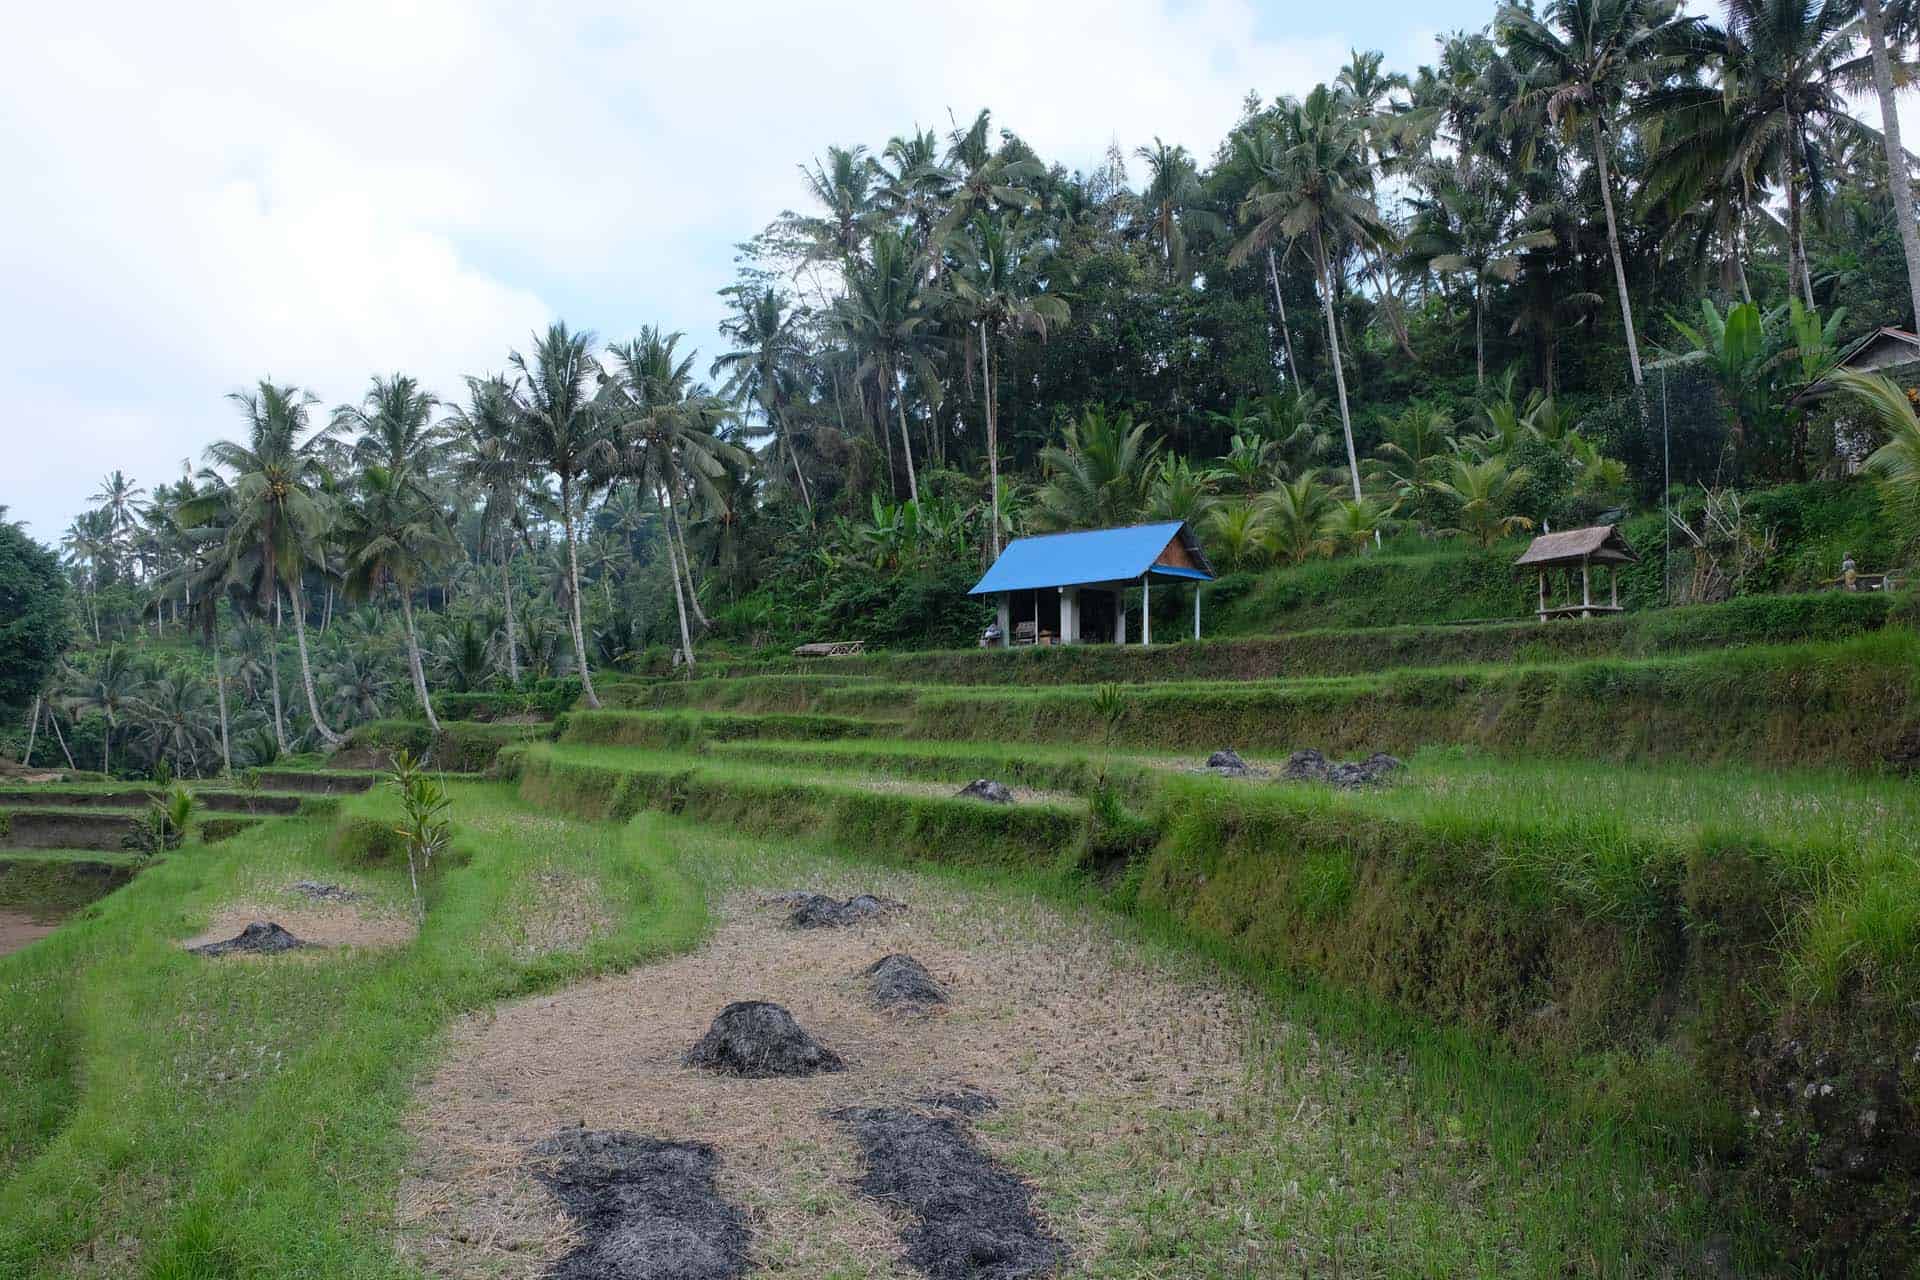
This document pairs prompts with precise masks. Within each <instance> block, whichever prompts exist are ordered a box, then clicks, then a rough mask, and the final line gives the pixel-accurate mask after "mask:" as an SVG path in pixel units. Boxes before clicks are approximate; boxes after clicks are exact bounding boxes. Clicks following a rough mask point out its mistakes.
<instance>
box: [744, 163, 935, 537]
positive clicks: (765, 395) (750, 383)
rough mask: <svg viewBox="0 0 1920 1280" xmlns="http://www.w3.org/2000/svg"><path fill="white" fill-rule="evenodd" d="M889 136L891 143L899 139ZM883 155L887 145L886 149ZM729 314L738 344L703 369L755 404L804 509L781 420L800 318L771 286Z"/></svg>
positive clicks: (801, 350) (798, 353)
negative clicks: (783, 457) (782, 454)
mask: <svg viewBox="0 0 1920 1280" xmlns="http://www.w3.org/2000/svg"><path fill="white" fill-rule="evenodd" d="M894 141H895V142H896V143H897V142H899V139H898V138H896V139H894ZM888 152H889V154H891V153H892V147H891V146H890V147H889V148H888ZM733 305H734V314H733V315H732V316H730V317H728V318H727V319H725V320H722V321H721V322H720V332H721V333H722V334H724V335H725V336H727V337H729V338H731V339H733V340H734V341H735V342H737V343H739V346H738V347H736V348H735V349H734V350H732V351H728V352H726V353H725V354H723V355H720V356H717V357H715V359H714V362H713V365H712V367H711V368H709V369H708V371H707V372H708V374H709V375H710V376H712V377H716V378H717V377H719V376H721V375H722V374H725V375H726V378H727V381H726V384H725V386H724V387H722V389H721V394H723V395H728V396H732V397H734V398H736V399H737V400H739V401H741V402H743V403H746V402H751V403H753V404H755V405H758V406H759V407H760V412H761V413H763V414H765V415H766V419H767V426H768V428H769V429H770V430H772V432H773V433H774V436H775V437H776V438H777V439H778V441H779V443H780V445H781V447H782V448H784V449H785V450H786V454H787V461H788V463H789V464H790V465H791V466H792V467H793V482H794V485H795V487H796V488H798V489H799V491H800V501H801V504H802V505H804V506H805V507H806V509H807V511H808V513H809V514H811V513H812V511H813V498H812V496H811V495H809V494H808V492H807V476H806V473H805V472H804V471H802V470H801V469H800V454H799V453H798V452H797V451H796V450H795V449H794V447H793V432H792V429H791V428H790V427H789V425H788V424H787V422H786V417H785V413H784V406H785V404H786V402H787V399H788V386H789V383H790V382H791V381H792V380H793V379H794V377H795V376H796V368H797V366H799V365H800V363H801V362H802V361H804V360H805V358H806V352H807V348H806V341H805V339H804V338H803V337H802V336H801V333H800V317H799V315H798V314H797V313H795V312H793V311H790V310H788V308H787V299H786V296H785V295H784V294H781V293H780V292H778V291H777V290H773V289H762V290H759V291H757V292H747V291H735V292H734V293H733Z"/></svg>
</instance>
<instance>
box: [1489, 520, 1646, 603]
mask: <svg viewBox="0 0 1920 1280" xmlns="http://www.w3.org/2000/svg"><path fill="white" fill-rule="evenodd" d="M1639 559H1640V557H1639V556H1638V555H1637V554H1635V553H1634V550H1633V548H1632V547H1630V546H1628V545H1627V540H1626V539H1625V538H1623V537H1621V536H1620V530H1619V528H1618V526H1615V525H1610V524H1600V525H1594V526H1592V527H1591V528H1587V529H1569V530H1567V531H1566V532H1564V533H1547V534H1542V535H1541V536H1540V537H1538V538H1535V539H1534V540H1533V542H1532V544H1531V545H1530V546H1528V547H1527V549H1526V551H1525V553H1523V554H1522V555H1521V557H1520V558H1519V559H1518V560H1516V561H1514V562H1513V564H1514V567H1515V568H1516V569H1532V570H1534V571H1535V572H1536V573H1537V574H1538V575H1539V584H1540V585H1539V594H1538V602H1537V604H1536V606H1535V609H1534V612H1535V614H1536V616H1538V618H1539V619H1540V621H1541V622H1545V621H1547V620H1548V619H1549V618H1569V617H1581V618H1590V617H1592V616H1593V615H1594V614H1596V613H1619V612H1620V611H1621V609H1620V566H1621V565H1623V564H1635V563H1638V562H1639ZM1595 565H1599V566H1602V567H1604V568H1605V569H1606V571H1607V587H1608V601H1609V602H1608V603H1607V604H1595V603H1594V601H1593V569H1594V566H1595ZM1575 568H1578V569H1579V571H1580V599H1579V601H1578V602H1577V603H1575V602H1573V600H1572V599H1571V592H1572V587H1573V571H1574V569H1575ZM1555 569H1564V570H1566V573H1567V587H1568V591H1569V601H1568V603H1567V604H1564V605H1556V604H1554V603H1552V602H1551V600H1550V599H1549V596H1548V590H1547V583H1548V580H1549V578H1550V577H1551V575H1552V572H1553V571H1554V570H1555Z"/></svg>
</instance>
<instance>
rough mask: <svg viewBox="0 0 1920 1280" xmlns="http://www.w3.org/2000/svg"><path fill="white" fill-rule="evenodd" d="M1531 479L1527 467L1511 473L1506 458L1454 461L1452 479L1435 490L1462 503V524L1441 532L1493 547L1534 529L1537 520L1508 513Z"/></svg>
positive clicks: (1435, 486) (1449, 477) (1445, 481)
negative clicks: (1519, 492)
mask: <svg viewBox="0 0 1920 1280" xmlns="http://www.w3.org/2000/svg"><path fill="white" fill-rule="evenodd" d="M1531 478H1532V476H1531V473H1530V472H1529V471H1528V470H1527V468H1525V467H1516V468H1514V469H1512V470H1508V468H1507V462H1506V459H1505V458H1486V459H1483V460H1481V461H1479V462H1475V461H1472V460H1471V459H1468V458H1455V459H1453V461H1452V462H1451V463H1450V464H1449V466H1448V478H1447V479H1445V480H1441V481H1439V482H1437V483H1436V484H1435V485H1434V488H1436V489H1438V490H1439V491H1440V492H1441V493H1444V494H1446V495H1447V496H1448V497H1449V498H1452V499H1453V500H1454V501H1455V502H1456V503H1458V504H1459V507H1460V509H1459V512H1458V513H1457V518H1458V520H1459V524H1458V525H1456V526H1454V527H1453V528H1450V529H1442V530H1441V531H1440V532H1442V533H1445V534H1452V535H1454V536H1457V537H1469V538H1472V539H1473V540H1474V541H1475V542H1478V543H1479V544H1480V545H1481V546H1482V547H1491V546H1492V545H1493V544H1494V543H1496V542H1498V541H1499V540H1500V539H1502V538H1504V537H1506V536H1507V535H1508V534H1510V533H1514V532H1516V531H1517V530H1520V529H1531V528H1533V521H1531V520H1529V519H1527V518H1526V517H1525V516H1519V515H1507V514H1505V512H1506V508H1507V506H1508V504H1510V503H1511V502H1512V500H1513V495H1514V493H1515V492H1516V491H1517V490H1518V489H1519V488H1520V486H1522V485H1524V484H1525V483H1526V482H1527V481H1528V480H1529V479H1531Z"/></svg>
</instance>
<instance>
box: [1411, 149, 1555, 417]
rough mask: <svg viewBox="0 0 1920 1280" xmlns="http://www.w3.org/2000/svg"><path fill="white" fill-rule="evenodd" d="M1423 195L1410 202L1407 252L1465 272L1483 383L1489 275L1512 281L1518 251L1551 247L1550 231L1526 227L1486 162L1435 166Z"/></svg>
mask: <svg viewBox="0 0 1920 1280" xmlns="http://www.w3.org/2000/svg"><path fill="white" fill-rule="evenodd" d="M1425 184H1426V188H1427V192H1428V194H1427V195H1426V196H1424V197H1422V198H1418V199H1416V200H1415V201H1414V207H1415V210H1416V213H1415V215H1414V223H1413V229H1412V230H1411V231H1410V232H1409V234H1408V236H1407V253H1408V255H1409V256H1410V257H1411V258H1413V259H1414V260H1415V261H1417V262H1419V263H1420V264H1421V265H1422V266H1424V267H1426V268H1427V269H1429V270H1432V271H1438V272H1441V273H1443V274H1445V273H1456V272H1457V273H1460V274H1464V275H1465V276H1467V278H1468V281H1469V283H1470V285H1471V288H1472V294H1473V356H1474V372H1475V381H1476V382H1477V383H1478V384H1479V385H1481V386H1485V385H1486V382H1487V339H1486V332H1485V321H1486V309H1487V305H1486V290H1487V282H1488V281H1489V280H1504V281H1506V282H1507V283H1509V284H1511V283H1512V282H1513V281H1514V280H1516V279H1518V278H1519V275H1520V261H1521V255H1522V254H1524V253H1526V252H1527V251H1528V250H1530V249H1547V248H1551V247H1552V246H1553V243H1554V235H1553V232H1551V231H1548V230H1546V229H1544V228H1540V227H1535V228H1532V229H1528V228H1526V227H1525V225H1524V222H1523V220H1522V219H1521V218H1520V216H1519V210H1518V193H1517V192H1515V191H1513V190H1511V189H1510V188H1508V187H1506V186H1505V184H1504V183H1501V182H1500V181H1499V180H1498V179H1497V178H1496V176H1495V175H1494V174H1493V172H1492V171H1491V169H1490V168H1489V167H1485V166H1483V167H1481V168H1480V169H1479V171H1477V172H1472V173H1470V174H1469V175H1468V176H1466V177H1464V178H1463V177H1462V176H1460V175H1459V174H1458V173H1457V172H1456V171H1455V170H1453V169H1451V168H1448V167H1443V166H1434V167H1433V169H1432V170H1431V171H1430V172H1429V173H1428V174H1427V175H1426V178H1425Z"/></svg>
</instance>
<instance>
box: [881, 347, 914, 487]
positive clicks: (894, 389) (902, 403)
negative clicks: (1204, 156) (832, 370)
mask: <svg viewBox="0 0 1920 1280" xmlns="http://www.w3.org/2000/svg"><path fill="white" fill-rule="evenodd" d="M887 394H889V395H891V396H892V397H893V407H894V409H895V411H896V412H897V413H898V414H899V418H900V447H901V448H902V449H903V450H905V451H906V459H907V497H908V498H909V499H911V500H912V501H913V502H914V503H915V504H916V505H917V504H918V503H919V501H920V481H919V478H918V477H916V476H915V475H914V472H913V441H912V440H911V439H910V438H909V437H908V436H907V397H906V395H905V393H904V392H903V391H902V390H901V389H900V387H899V384H898V383H897V382H896V380H895V378H894V373H893V366H892V365H891V364H889V365H888V366H887ZM882 407H883V408H884V406H882Z"/></svg>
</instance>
